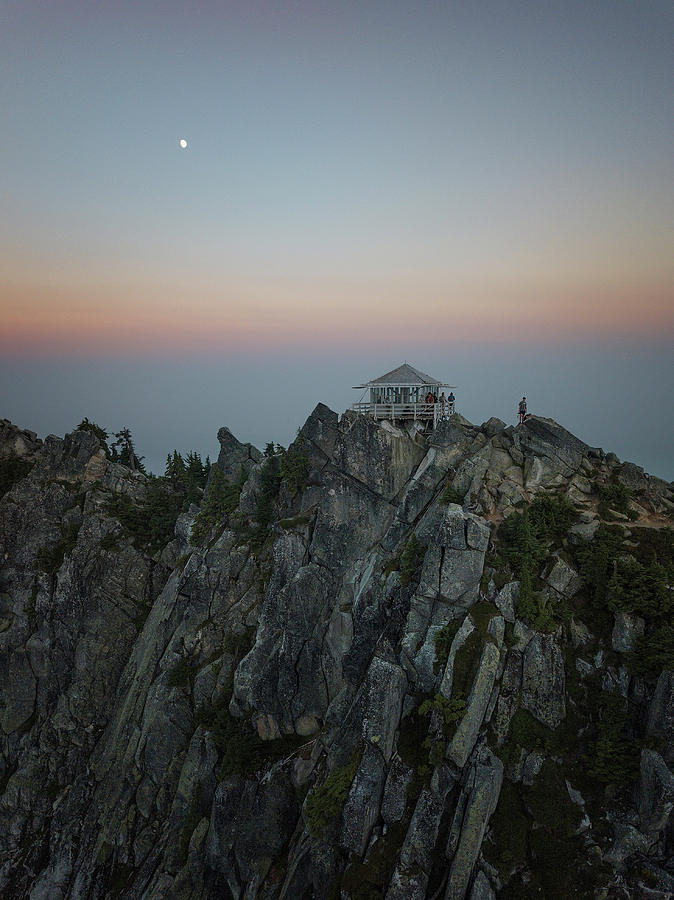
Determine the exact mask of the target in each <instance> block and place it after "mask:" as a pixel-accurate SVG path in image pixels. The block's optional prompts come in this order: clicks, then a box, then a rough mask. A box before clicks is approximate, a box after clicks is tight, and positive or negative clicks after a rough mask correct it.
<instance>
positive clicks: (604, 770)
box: [585, 691, 641, 786]
mask: <svg viewBox="0 0 674 900" xmlns="http://www.w3.org/2000/svg"><path fill="white" fill-rule="evenodd" d="M627 724H628V718H627V701H626V700H625V699H624V698H623V697H621V696H620V695H619V694H616V693H611V692H608V691H602V692H601V694H600V696H599V701H598V723H597V731H598V733H597V738H596V740H595V741H594V743H593V744H592V745H591V746H590V748H589V752H588V753H587V757H586V760H585V762H586V770H587V773H588V775H589V776H590V777H591V778H594V779H595V780H596V781H599V782H601V783H603V784H614V785H617V786H620V785H623V784H629V783H630V782H632V781H634V779H635V778H636V777H637V775H638V772H639V755H640V752H641V748H640V745H639V743H638V742H637V741H635V740H632V739H631V738H629V737H628V736H627V733H626V729H627Z"/></svg>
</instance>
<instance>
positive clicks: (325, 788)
mask: <svg viewBox="0 0 674 900" xmlns="http://www.w3.org/2000/svg"><path fill="white" fill-rule="evenodd" d="M361 755H362V754H361V753H360V752H355V753H354V755H353V757H352V758H351V762H350V763H349V764H348V765H346V766H340V767H338V768H335V769H333V770H332V772H330V774H329V775H328V777H327V778H326V779H325V781H324V782H323V784H322V785H321V786H320V787H318V788H315V789H314V790H313V791H312V792H311V794H309V796H308V797H307V799H306V804H305V810H306V815H307V825H308V826H309V830H310V831H311V833H312V834H313V835H315V836H316V837H322V836H323V832H324V830H325V826H326V825H327V824H328V822H329V821H330V819H334V818H336V817H337V816H340V815H341V814H342V810H343V809H344V804H345V803H346V798H347V797H348V796H349V791H350V789H351V785H352V784H353V779H354V778H355V776H356V772H357V771H358V766H359V765H360V759H361Z"/></svg>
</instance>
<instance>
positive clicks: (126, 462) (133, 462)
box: [111, 428, 147, 475]
mask: <svg viewBox="0 0 674 900" xmlns="http://www.w3.org/2000/svg"><path fill="white" fill-rule="evenodd" d="M115 438H116V440H115V441H114V443H113V444H112V448H111V450H112V458H113V459H114V460H115V461H116V462H119V463H121V464H122V465H123V466H128V467H129V468H130V469H132V470H133V471H134V472H142V473H143V475H145V474H147V473H146V472H145V466H144V465H143V460H144V459H145V457H144V456H138V455H137V453H136V448H135V447H134V444H133V437H132V436H131V430H130V429H129V428H122V430H121V431H117V432H115Z"/></svg>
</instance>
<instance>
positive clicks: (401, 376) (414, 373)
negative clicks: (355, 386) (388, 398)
mask: <svg viewBox="0 0 674 900" xmlns="http://www.w3.org/2000/svg"><path fill="white" fill-rule="evenodd" d="M375 384H379V385H381V384H386V385H388V384H394V385H406V386H409V387H416V385H436V386H437V387H449V385H445V384H443V382H442V381H438V379H437V378H432V377H431V376H430V375H426V374H425V373H424V372H420V371H419V370H418V369H415V368H414V366H411V365H410V364H409V363H403V364H402V366H398V368H397V369H393V370H392V371H391V372H387V373H386V375H381V376H380V377H379V378H375V379H374V380H373V381H368V382H367V384H366V385H362V387H371V386H372V385H375Z"/></svg>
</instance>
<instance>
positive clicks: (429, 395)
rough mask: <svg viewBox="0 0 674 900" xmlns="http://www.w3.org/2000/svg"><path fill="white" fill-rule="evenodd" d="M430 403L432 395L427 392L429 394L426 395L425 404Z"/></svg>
mask: <svg viewBox="0 0 674 900" xmlns="http://www.w3.org/2000/svg"><path fill="white" fill-rule="evenodd" d="M432 402H433V394H432V392H431V391H429V392H428V393H427V394H426V403H432Z"/></svg>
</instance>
